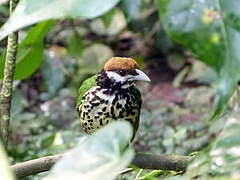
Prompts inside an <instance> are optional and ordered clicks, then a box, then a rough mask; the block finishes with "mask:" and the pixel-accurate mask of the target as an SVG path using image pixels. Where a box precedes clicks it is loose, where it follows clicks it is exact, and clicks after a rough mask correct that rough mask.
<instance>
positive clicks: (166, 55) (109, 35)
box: [0, 0, 240, 179]
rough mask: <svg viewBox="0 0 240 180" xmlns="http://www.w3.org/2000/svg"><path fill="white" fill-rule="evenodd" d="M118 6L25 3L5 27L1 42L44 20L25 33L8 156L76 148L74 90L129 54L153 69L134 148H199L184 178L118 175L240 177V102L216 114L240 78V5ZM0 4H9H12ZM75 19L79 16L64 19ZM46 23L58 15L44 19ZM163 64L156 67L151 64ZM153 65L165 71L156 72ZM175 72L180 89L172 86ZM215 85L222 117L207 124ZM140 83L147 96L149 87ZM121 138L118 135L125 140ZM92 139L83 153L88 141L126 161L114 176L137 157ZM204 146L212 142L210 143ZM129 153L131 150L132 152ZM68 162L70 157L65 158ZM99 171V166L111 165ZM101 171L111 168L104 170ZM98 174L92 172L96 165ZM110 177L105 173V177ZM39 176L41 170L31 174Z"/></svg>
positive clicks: (126, 0)
mask: <svg viewBox="0 0 240 180" xmlns="http://www.w3.org/2000/svg"><path fill="white" fill-rule="evenodd" d="M118 2H120V0H99V1H93V0H87V1H86V0H70V1H69V0H68V1H67V2H66V1H65V0H61V1H60V0H58V1H56V0H54V1H49V0H44V1H39V2H38V1H31V0H22V1H20V3H19V5H18V7H17V9H16V11H15V13H14V14H13V15H12V16H11V17H10V19H9V20H8V21H7V22H6V24H5V25H3V27H2V28H1V30H0V38H3V37H5V36H6V35H7V34H9V33H11V32H12V31H15V30H17V29H21V28H23V27H25V26H27V25H32V24H35V23H39V22H40V21H43V22H40V23H39V24H36V25H34V26H33V27H30V28H24V29H21V31H20V35H21V36H20V37H22V38H21V39H20V42H19V48H18V55H17V67H16V72H15V77H14V78H15V79H16V80H18V81H15V87H14V88H15V91H14V95H13V106H12V121H11V138H10V139H11V143H10V144H9V148H8V153H9V156H10V160H11V162H12V163H16V162H21V161H25V160H29V159H33V158H38V157H41V156H45V155H49V154H55V153H59V152H64V151H66V150H67V149H69V148H72V147H74V146H75V145H76V143H77V142H79V138H80V139H81V138H82V137H83V136H84V135H83V133H81V132H79V121H78V116H77V113H76V112H75V99H76V97H77V87H79V85H80V84H81V83H82V81H83V80H85V79H86V78H88V77H90V76H92V75H94V74H96V73H97V72H99V70H100V69H101V67H102V66H103V64H104V62H105V61H106V60H107V59H108V58H110V57H112V56H114V55H117V56H132V57H134V58H136V59H137V60H138V61H139V62H141V64H142V65H143V67H144V66H145V67H147V68H146V69H147V71H148V72H149V74H150V75H151V76H152V77H153V83H152V85H151V88H150V90H147V91H146V92H145V93H143V95H144V96H143V97H144V98H143V110H142V114H141V124H140V129H139V132H138V134H137V137H136V141H135V146H134V147H135V149H136V150H137V151H147V152H149V153H160V154H162V153H177V154H184V155H188V154H190V153H191V152H195V151H200V153H199V156H197V158H196V159H195V160H194V161H193V163H192V164H191V165H190V166H189V168H188V171H187V172H186V173H185V174H184V175H178V172H168V171H150V170H139V169H135V168H134V170H133V171H132V172H130V173H126V174H123V175H120V176H118V177H117V178H119V179H124V178H125V179H134V178H135V179H144V178H145V179H146V178H148V179H156V178H164V177H168V176H170V178H169V177H168V179H189V178H192V177H200V178H202V179H204V178H205V179H206V178H218V179H220V178H226V179H228V178H230V177H232V178H235V177H237V178H238V177H239V174H238V173H237V172H238V169H239V162H238V159H239V153H238V151H239V148H238V145H239V138H238V135H237V134H238V131H237V129H239V127H238V126H239V122H238V121H239V120H238V119H239V117H238V114H239V110H238V109H237V108H236V107H235V106H234V107H229V108H228V109H227V111H226V112H227V114H225V115H224V116H223V117H222V118H220V119H218V118H219V116H220V115H221V114H222V113H223V111H224V110H225V109H226V106H228V102H229V99H230V97H231V95H232V94H233V92H234V90H235V89H236V87H237V82H238V80H239V75H238V74H239V73H238V71H239V70H238V66H239V57H240V55H239V53H238V49H239V46H238V44H239V43H238V42H239V12H238V9H239V3H237V2H235V1H233V0H229V1H223V0H209V1H206V0H205V1H204V0H192V1H190V0H181V1H178V0H158V1H157V4H154V2H153V1H152V0H134V1H132V0H121V2H120V3H119V4H118V6H117V7H116V8H113V9H112V7H114V6H115V5H116V4H117V3H118ZM66 4H67V5H66ZM56 7H57V8H56ZM2 8H3V9H4V8H5V9H6V7H5V6H2ZM158 13H159V15H160V20H161V21H159V17H158ZM2 14H4V13H2V11H0V16H3V17H5V16H6V15H7V13H6V12H5V14H4V15H2ZM101 15H102V16H101ZM97 16H98V17H97ZM69 17H70V18H72V19H66V18H69ZM95 17H97V18H95ZM63 18H65V19H63ZM48 19H60V20H54V21H53V20H51V21H44V20H48ZM89 19H90V20H89ZM4 20H5V19H4ZM1 21H2V20H1ZM163 28H164V30H165V31H166V33H167V35H166V33H165V32H164V30H163ZM170 38H171V39H173V40H174V41H176V42H177V43H178V44H180V45H183V46H184V47H185V48H188V49H190V50H191V52H192V53H193V54H192V53H190V52H189V50H188V49H185V48H183V47H181V46H179V45H178V44H175V43H173V42H172V41H171V39H170ZM4 43H5V42H4V41H2V44H1V51H2V54H1V58H0V77H1V78H2V76H3V69H4V66H3V64H4V57H5V53H4V51H5V48H4V46H5V44H4ZM195 58H197V59H199V60H200V61H202V62H204V63H205V64H206V65H207V66H208V67H210V68H212V70H214V71H215V72H213V71H212V70H209V68H207V67H206V66H204V65H202V64H201V62H200V61H199V62H197V61H195ZM156 64H157V68H156V69H154V67H155V66H156ZM166 64H167V65H166ZM189 66H190V67H189ZM169 67H170V68H169ZM38 68H39V69H40V70H38ZM186 69H187V71H186ZM189 69H190V72H189V71H188V70H189ZM155 71H156V72H158V74H157V77H156V75H154V72H155ZM169 71H170V73H169ZM188 72H189V74H188ZM168 73H169V74H170V76H171V77H170V78H169V77H168V75H169V74H168ZM171 73H172V74H171ZM165 74H168V75H165ZM176 74H177V75H176ZM182 74H183V75H182ZM165 76H166V77H165ZM185 76H187V77H186V79H184V77H185ZM173 78H175V81H177V82H178V83H176V84H177V86H179V87H180V88H176V87H173V85H172V84H171V83H172V81H173ZM22 79H25V80H22ZM179 79H180V80H179ZM19 80H20V81H19ZM189 82H190V83H191V82H193V83H197V86H196V87H195V86H193V87H190V88H188V87H185V85H186V84H184V83H189ZM182 83H183V86H182ZM198 83H199V84H198ZM201 83H204V84H203V85H204V87H203V86H202V84H201ZM209 83H211V84H212V85H213V87H214V89H215V91H216V96H215V109H214V110H215V111H214V114H213V115H212V116H211V117H212V118H215V119H216V121H214V122H206V121H203V120H201V119H209V109H210V107H211V105H212V96H213V93H212V90H211V89H210V88H209V87H205V86H206V85H207V86H208V84H209ZM169 84H170V85H169ZM176 84H175V85H176ZM141 89H142V90H143V92H144V89H145V88H144V87H141ZM237 103H238V102H237ZM123 126H125V125H123ZM108 128H109V129H108ZM111 128H113V127H107V130H108V131H109V132H108V133H110V134H111V133H113V130H114V128H113V129H111ZM117 132H118V131H117ZM127 132H128V127H126V128H120V129H119V133H120V134H121V133H123V135H127V134H128V133H127ZM101 133H102V132H100V131H99V134H100V135H101ZM103 134H104V133H103ZM103 134H102V135H103ZM120 134H111V135H113V136H114V137H115V136H117V137H119V135H120ZM103 136H104V138H100V140H104V139H105V137H108V138H106V139H105V140H106V141H107V142H109V143H112V142H113V141H112V140H111V138H110V137H111V136H109V135H106V134H104V135H103ZM95 138H96V136H95V135H94V136H93V137H92V138H87V140H86V141H84V142H83V144H80V146H79V147H82V146H85V148H86V146H87V148H86V149H87V150H88V151H89V152H91V151H90V150H89V146H91V145H89V143H90V141H91V143H93V144H94V145H93V148H94V149H95V148H97V149H98V150H99V151H94V152H95V153H97V155H96V154H95V155H96V156H98V155H102V151H104V153H105V154H104V155H105V156H104V157H103V158H108V160H109V159H110V161H111V162H114V163H117V162H119V161H121V160H123V161H121V162H124V163H123V164H121V163H119V164H118V165H119V166H115V165H116V164H114V167H116V172H117V171H119V170H120V169H122V168H124V167H126V166H127V165H128V163H129V162H130V160H131V158H132V149H131V148H126V149H125V148H123V149H121V150H122V151H120V150H119V149H118V150H119V151H113V150H114V148H119V146H118V145H119V144H121V142H118V143H117V145H116V144H115V145H116V146H111V145H113V144H108V145H109V146H108V145H107V146H108V147H109V149H108V150H109V151H107V152H108V154H106V151H105V148H102V146H103V144H102V143H101V142H102V141H98V140H96V139H95ZM112 138H113V137H112ZM118 140H119V139H118ZM91 143H90V144H91ZM126 143H127V140H124V143H123V144H124V146H125V145H126ZM84 144H85V145H84ZM206 146H208V148H204V147H206ZM110 147H112V148H110ZM86 149H84V148H83V149H78V148H76V149H75V150H76V152H77V153H76V152H75V150H74V151H72V152H73V156H74V157H78V156H80V157H81V159H83V158H82V155H83V154H81V153H83V151H84V152H86ZM100 150H102V151H100ZM115 150H116V149H115ZM126 151H128V152H129V154H128V153H127V155H126V156H125V154H124V152H126ZM75 153H76V154H77V155H75ZM110 154H111V156H110ZM88 155H89V156H90V154H88ZM66 158H67V157H66ZM104 160H105V159H104ZM1 162H2V161H1ZM66 162H67V163H68V159H67V160H66V159H65V160H63V161H62V162H60V163H66ZM88 163H89V162H86V163H83V162H82V160H81V164H78V163H75V164H74V165H80V166H81V167H76V168H86V167H88V165H89V166H91V167H92V165H90V164H88ZM101 163H102V161H101ZM111 165H113V164H111ZM120 165H123V166H121V167H120ZM69 167H72V166H69ZM98 167H99V168H98V169H101V170H102V169H103V168H104V167H105V166H100V165H99V166H98ZM109 167H110V166H109ZM111 167H112V166H111ZM74 168H75V167H74ZM112 168H113V167H112ZM118 168H119V169H118ZM88 169H92V168H89V167H88ZM71 170H72V169H71V168H70V170H69V173H70V172H71ZM92 170H96V169H92ZM106 170H108V168H107V169H106ZM111 170H112V169H111ZM58 172H60V173H61V172H62V169H61V165H57V167H56V169H55V170H53V174H55V173H58ZM95 172H96V171H95ZM98 172H100V171H98ZM102 172H104V175H108V174H109V173H106V172H105V170H104V171H101V173H102ZM108 172H110V170H108ZM0 174H1V173H0ZM51 175H52V174H51ZM78 175H80V174H78ZM91 175H95V174H94V173H93V172H92V171H91ZM104 175H102V174H101V177H102V178H103V177H105V176H104ZM115 175H116V174H115V172H114V176H115ZM41 177H43V175H40V176H34V177H30V178H29V179H39V178H41ZM105 179H106V178H105Z"/></svg>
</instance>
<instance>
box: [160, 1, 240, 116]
mask: <svg viewBox="0 0 240 180" xmlns="http://www.w3.org/2000/svg"><path fill="white" fill-rule="evenodd" d="M158 5H159V12H160V17H161V21H162V23H163V25H164V27H165V29H166V31H167V33H168V34H169V35H170V37H172V38H173V39H174V40H176V41H177V42H178V43H180V44H183V45H184V46H186V47H188V48H190V49H191V50H192V52H193V53H194V55H196V57H197V58H198V59H200V60H201V61H203V62H204V63H206V64H208V65H209V66H211V67H212V68H213V69H214V70H215V71H217V73H218V77H219V80H218V82H217V84H216V82H215V84H214V85H215V86H216V92H217V97H216V100H215V104H216V105H215V112H214V114H213V117H212V118H215V117H216V116H219V115H220V114H221V113H222V111H223V109H224V108H225V107H226V105H227V103H228V101H229V99H230V97H231V96H232V94H233V92H234V90H235V89H236V86H237V82H238V81H239V68H238V67H239V65H240V64H239V62H240V61H239V60H240V56H239V54H238V51H239V44H238V42H239V37H240V32H239V28H238V24H239V23H238V19H239V13H238V9H239V4H238V3H236V1H234V0H230V1H223V0H218V1H217V0H210V1H201V0H194V1H188V0H183V1H178V0H170V1H166V0H159V1H158Z"/></svg>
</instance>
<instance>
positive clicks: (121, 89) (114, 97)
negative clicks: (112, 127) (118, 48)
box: [77, 58, 142, 134]
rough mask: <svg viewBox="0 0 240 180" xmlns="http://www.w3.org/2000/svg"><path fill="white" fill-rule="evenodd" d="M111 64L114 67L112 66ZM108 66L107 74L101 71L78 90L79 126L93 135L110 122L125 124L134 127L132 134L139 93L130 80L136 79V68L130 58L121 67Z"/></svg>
mask: <svg viewBox="0 0 240 180" xmlns="http://www.w3.org/2000/svg"><path fill="white" fill-rule="evenodd" d="M117 60H122V59H121V58H119V59H117ZM111 61H113V62H117V63H116V64H114V65H112V64H111ZM128 61H129V66H127V63H128ZM109 62H110V63H109ZM109 62H108V64H107V63H106V65H107V66H106V65H105V67H107V68H105V69H106V70H105V69H104V68H103V70H102V71H101V72H100V73H99V74H98V75H97V76H96V75H95V76H93V77H91V78H89V79H87V80H86V81H84V82H83V84H82V85H81V87H80V89H79V98H78V102H77V110H78V112H79V116H80V122H81V126H82V128H83V129H84V131H85V132H86V133H88V134H92V133H93V132H95V131H96V129H98V128H101V127H102V126H105V125H106V124H108V123H109V122H111V121H114V120H126V121H129V122H130V123H131V124H132V125H133V127H134V133H135V132H136V131H137V129H138V125H139V116H140V110H141V105H142V100H141V93H140V91H139V90H138V89H137V88H136V87H135V85H134V81H133V80H132V79H131V77H133V76H137V75H138V74H137V72H136V71H135V67H137V64H136V63H135V61H134V60H132V59H130V58H124V60H123V61H122V64H121V62H118V61H116V59H110V60H109ZM111 67H112V69H111ZM127 67H129V69H128V68H127ZM133 67H134V68H133ZM130 68H132V69H130ZM123 77H124V78H125V79H127V80H125V79H124V78H123Z"/></svg>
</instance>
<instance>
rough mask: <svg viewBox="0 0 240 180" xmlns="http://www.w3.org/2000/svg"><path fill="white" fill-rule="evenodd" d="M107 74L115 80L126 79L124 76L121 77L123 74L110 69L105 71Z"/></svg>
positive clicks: (122, 80)
mask: <svg viewBox="0 0 240 180" xmlns="http://www.w3.org/2000/svg"><path fill="white" fill-rule="evenodd" d="M106 73H107V76H108V77H109V78H110V79H113V80H115V81H116V82H124V81H126V80H127V78H126V77H123V76H120V75H119V74H117V73H115V72H112V71H107V72H106Z"/></svg>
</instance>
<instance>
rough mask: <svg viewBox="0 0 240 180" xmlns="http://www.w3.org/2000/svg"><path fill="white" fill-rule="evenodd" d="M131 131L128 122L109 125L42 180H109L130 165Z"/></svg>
mask: <svg viewBox="0 0 240 180" xmlns="http://www.w3.org/2000/svg"><path fill="white" fill-rule="evenodd" d="M131 137H132V128H131V125H130V124H129V123H128V122H123V121H117V122H112V123H110V124H109V125H107V126H106V127H104V128H102V129H100V130H98V131H97V132H96V133H94V134H93V135H91V136H89V137H87V139H85V140H84V141H83V142H82V143H81V144H80V145H78V146H77V147H76V148H74V149H72V150H71V151H70V152H69V153H68V154H66V155H65V156H64V157H63V158H62V159H61V160H60V161H59V162H58V163H57V164H56V165H55V166H54V167H53V169H52V170H51V172H50V175H49V176H48V177H46V178H45V180H53V179H62V180H65V179H66V180H68V179H69V177H74V179H87V180H97V179H104V180H111V179H114V178H115V177H116V176H117V174H118V173H119V172H120V171H121V170H123V169H124V168H125V167H127V165H128V164H129V163H130V162H131V160H132V158H133V156H134V151H133V149H132V147H131V146H129V142H130V140H131Z"/></svg>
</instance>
